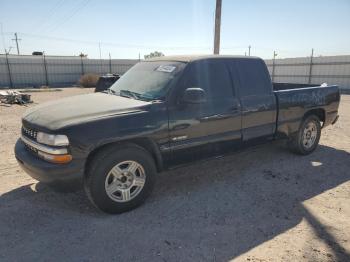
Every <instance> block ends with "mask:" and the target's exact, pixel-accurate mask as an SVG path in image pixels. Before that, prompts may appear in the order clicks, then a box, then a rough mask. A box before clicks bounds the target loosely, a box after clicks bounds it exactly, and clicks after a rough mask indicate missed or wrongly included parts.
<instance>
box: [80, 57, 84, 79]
mask: <svg viewBox="0 0 350 262" xmlns="http://www.w3.org/2000/svg"><path fill="white" fill-rule="evenodd" d="M80 64H81V75H84V62H83V56H80Z"/></svg>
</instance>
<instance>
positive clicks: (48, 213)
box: [0, 88, 350, 261]
mask: <svg viewBox="0 0 350 262" xmlns="http://www.w3.org/2000/svg"><path fill="white" fill-rule="evenodd" d="M88 92H92V90H91V89H79V88H72V89H65V90H64V91H61V92H50V93H48V92H45V93H32V98H33V100H34V101H35V102H36V103H42V102H44V101H45V100H51V99H58V98H60V97H64V96H71V95H76V94H81V93H88ZM30 106H34V105H30ZM25 110H26V107H23V106H18V105H14V106H11V107H4V106H0V132H1V140H0V163H1V165H0V260H1V261H111V260H112V261H230V260H237V261H350V201H349V199H350V96H349V95H343V96H342V101H341V106H340V119H339V121H338V123H337V124H335V125H334V126H331V127H328V128H326V129H325V130H323V132H322V138H321V142H320V146H319V147H318V149H317V150H316V151H315V152H314V153H313V154H311V155H309V156H297V155H294V154H291V153H290V152H289V151H288V150H287V149H286V148H285V146H284V143H282V142H273V143H270V144H266V145H260V146H257V147H254V148H250V149H247V150H245V151H242V152H238V153H235V154H233V155H230V156H227V157H225V158H220V159H215V160H211V161H206V162H204V163H197V164H194V165H191V166H189V167H186V168H181V169H177V170H173V171H170V172H166V173H162V174H161V175H160V176H159V179H158V182H157V185H156V187H155V191H154V193H153V194H152V195H151V197H150V198H149V199H148V201H146V203H145V204H144V205H143V206H141V207H140V208H138V209H136V210H134V211H131V212H128V213H124V214H121V215H115V216H112V215H106V214H103V213H101V212H98V211H96V210H95V209H94V208H93V207H92V206H91V205H90V203H89V202H88V200H87V199H86V198H85V195H84V192H83V191H81V192H77V193H69V194H63V193H56V192H53V191H52V190H51V189H50V188H47V187H46V186H45V185H43V184H40V183H37V182H36V181H34V180H33V179H31V178H30V177H29V176H27V175H26V174H25V173H24V172H23V171H22V170H21V169H20V168H19V167H18V166H17V163H16V160H15V157H14V154H13V147H14V143H15V141H16V140H17V138H18V136H19V133H20V126H21V123H20V119H21V115H22V114H23V113H24V111H25Z"/></svg>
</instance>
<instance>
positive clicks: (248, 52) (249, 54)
mask: <svg viewBox="0 0 350 262" xmlns="http://www.w3.org/2000/svg"><path fill="white" fill-rule="evenodd" d="M250 48H251V46H250V45H249V46H248V56H250Z"/></svg>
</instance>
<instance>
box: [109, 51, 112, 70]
mask: <svg viewBox="0 0 350 262" xmlns="http://www.w3.org/2000/svg"><path fill="white" fill-rule="evenodd" d="M109 72H110V73H111V74H112V59H111V53H109Z"/></svg>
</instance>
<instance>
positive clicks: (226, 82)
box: [185, 60, 234, 101]
mask: <svg viewBox="0 0 350 262" xmlns="http://www.w3.org/2000/svg"><path fill="white" fill-rule="evenodd" d="M186 75H187V77H186V79H185V86H186V88H189V87H199V88H202V89H203V90H204V91H205V92H206V94H207V99H208V100H212V101H222V100H227V99H232V97H233V95H234V94H233V88H232V82H231V79H230V75H229V72H228V68H227V67H226V64H225V63H224V62H223V61H216V60H203V61H202V60H200V61H195V62H192V63H191V64H190V65H189V68H188V70H187V73H186Z"/></svg>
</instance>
